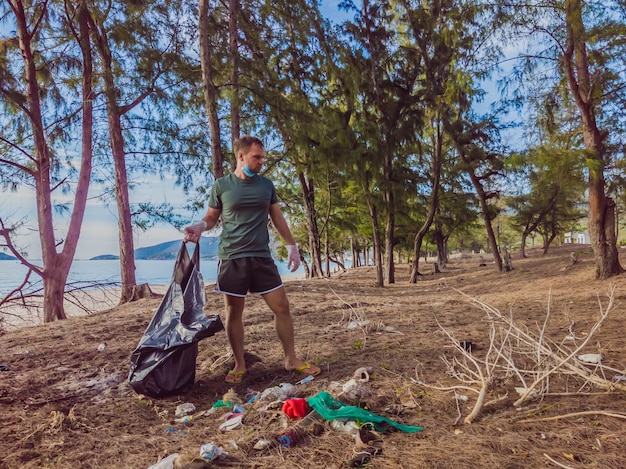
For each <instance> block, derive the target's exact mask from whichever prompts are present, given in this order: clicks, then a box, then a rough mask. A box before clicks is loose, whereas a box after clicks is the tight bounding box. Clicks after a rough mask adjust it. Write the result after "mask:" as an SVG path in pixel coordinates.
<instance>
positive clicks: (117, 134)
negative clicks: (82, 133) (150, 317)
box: [92, 18, 137, 303]
mask: <svg viewBox="0 0 626 469" xmlns="http://www.w3.org/2000/svg"><path fill="white" fill-rule="evenodd" d="M92 19H93V18H92ZM92 25H94V26H95V21H94V22H93V23H92ZM94 29H96V28H95V27H94ZM95 37H96V46H97V47H98V51H99V53H100V57H101V58H102V68H103V70H102V76H103V81H104V95H105V97H106V109H107V120H108V123H109V140H110V144H111V152H112V153H113V162H114V165H115V199H116V202H117V214H118V215H117V216H118V220H117V224H118V230H119V232H118V236H119V248H120V277H121V280H122V291H121V296H120V303H127V302H129V301H131V300H132V299H133V298H134V292H135V288H136V286H137V279H136V275H135V247H134V241H133V227H132V221H131V211H130V196H129V193H128V173H127V170H126V150H125V149H124V135H123V132H122V115H123V114H124V112H126V111H127V110H128V109H130V108H129V107H124V108H122V107H120V105H119V103H118V91H117V88H116V86H115V77H114V73H113V61H112V56H111V50H110V48H109V43H108V38H107V32H106V30H105V28H104V26H100V27H99V28H98V34H96V35H95ZM135 105H136V104H135Z"/></svg>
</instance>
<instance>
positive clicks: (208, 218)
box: [185, 207, 222, 243]
mask: <svg viewBox="0 0 626 469" xmlns="http://www.w3.org/2000/svg"><path fill="white" fill-rule="evenodd" d="M221 214H222V211H221V210H220V209H219V208H213V207H209V209H208V210H207V212H206V215H205V216H204V217H203V218H202V221H200V222H199V223H196V224H194V225H189V226H187V227H185V242H187V241H191V242H193V243H197V242H198V240H199V239H200V236H201V235H202V232H203V231H207V230H210V229H211V228H213V227H214V226H215V225H216V224H217V221H218V220H219V219H220V215H221Z"/></svg>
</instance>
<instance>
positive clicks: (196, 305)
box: [128, 242, 224, 397]
mask: <svg viewBox="0 0 626 469" xmlns="http://www.w3.org/2000/svg"><path fill="white" fill-rule="evenodd" d="M205 301H206V298H205V286H204V280H203V278H202V273H201V272H200V247H199V245H195V248H194V251H193V254H192V256H191V257H190V256H189V252H188V251H187V246H186V245H185V243H184V242H181V247H180V250H179V252H178V256H177V258H176V262H175V264H174V272H173V274H172V282H171V283H170V286H169V288H168V289H167V292H166V293H165V295H164V296H163V299H162V300H161V304H160V305H159V307H158V308H157V310H156V312H155V314H154V316H153V317H152V320H151V321H150V324H149V325H148V327H147V328H146V331H145V332H144V334H143V336H142V338H141V340H140V341H139V344H138V345H137V348H135V350H134V351H133V352H132V354H131V358H130V372H129V374H128V381H129V383H130V385H131V386H132V388H133V389H134V390H135V391H136V392H137V393H138V394H145V395H147V396H151V397H167V396H172V395H176V394H182V393H184V392H187V391H189V390H190V389H191V387H192V386H193V384H194V382H195V378H196V358H197V356H198V341H200V340H202V339H204V338H206V337H210V336H212V335H214V334H215V333H217V332H219V331H221V330H223V329H224V325H223V324H222V321H221V319H220V317H219V315H216V314H213V315H206V314H204V304H205Z"/></svg>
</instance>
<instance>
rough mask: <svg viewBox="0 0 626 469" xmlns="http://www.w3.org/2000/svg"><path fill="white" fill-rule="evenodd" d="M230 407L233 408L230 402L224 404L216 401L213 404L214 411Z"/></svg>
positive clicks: (221, 401)
mask: <svg viewBox="0 0 626 469" xmlns="http://www.w3.org/2000/svg"><path fill="white" fill-rule="evenodd" d="M232 406H233V404H232V402H230V401H226V402H224V401H223V400H221V399H220V400H219V401H217V402H216V403H215V404H213V408H214V409H217V408H219V407H232Z"/></svg>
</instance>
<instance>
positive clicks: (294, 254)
mask: <svg viewBox="0 0 626 469" xmlns="http://www.w3.org/2000/svg"><path fill="white" fill-rule="evenodd" d="M287 252H289V258H288V261H287V268H288V269H289V270H290V271H291V272H295V271H296V270H298V267H300V251H299V250H298V246H297V245H295V244H288V245H287Z"/></svg>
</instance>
